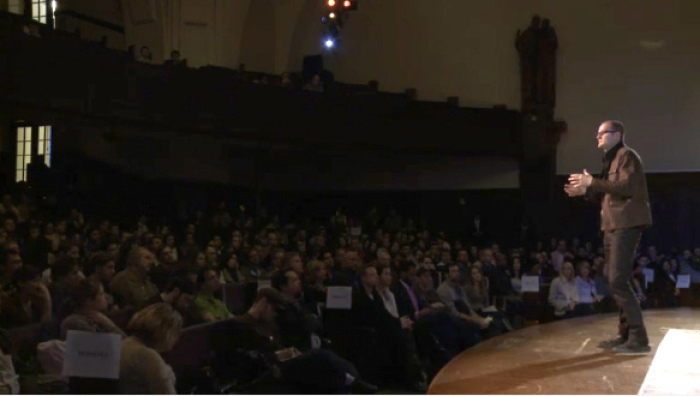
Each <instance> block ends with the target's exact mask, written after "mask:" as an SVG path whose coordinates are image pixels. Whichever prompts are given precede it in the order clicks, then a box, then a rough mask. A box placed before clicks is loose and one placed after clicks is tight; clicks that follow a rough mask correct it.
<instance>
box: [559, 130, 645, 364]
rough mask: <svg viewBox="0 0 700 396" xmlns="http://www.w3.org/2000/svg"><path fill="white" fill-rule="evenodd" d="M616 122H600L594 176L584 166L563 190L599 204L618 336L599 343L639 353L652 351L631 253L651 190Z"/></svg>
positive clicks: (638, 159)
mask: <svg viewBox="0 0 700 396" xmlns="http://www.w3.org/2000/svg"><path fill="white" fill-rule="evenodd" d="M624 135H625V130H624V126H623V125H622V123H621V122H620V121H614V120H609V121H605V122H603V123H602V124H600V127H599V128H598V133H597V134H596V139H597V140H598V148H599V149H602V150H603V151H604V152H605V155H604V157H603V172H602V174H601V176H600V177H599V178H598V177H593V176H592V175H591V174H589V173H588V172H587V171H586V170H585V169H584V170H583V173H581V174H572V175H570V176H569V184H567V185H565V186H564V191H565V192H566V193H567V194H568V195H569V196H570V197H579V196H586V197H587V198H589V199H591V200H595V201H596V202H600V204H601V211H600V215H601V224H600V228H601V230H602V231H603V246H604V249H605V263H606V268H607V271H608V282H609V284H610V294H611V295H612V296H613V297H614V298H615V301H616V302H617V306H618V307H619V308H620V327H619V333H618V335H617V337H615V338H613V339H611V340H607V341H603V342H601V343H600V344H599V345H598V347H599V348H603V349H613V351H614V352H615V353H617V354H643V353H648V352H650V351H651V348H650V347H649V338H648V337H647V331H646V327H644V321H643V319H642V310H641V308H640V307H639V304H638V303H637V300H636V298H635V296H634V293H633V292H632V289H631V286H630V283H629V281H630V277H631V275H632V270H633V261H634V252H635V250H636V248H637V245H638V244H639V240H640V238H641V235H642V229H644V228H646V227H650V226H651V210H650V208H649V193H648V192H647V182H646V177H645V176H644V168H643V166H642V160H641V158H640V157H639V155H638V154H637V153H636V152H635V151H634V150H632V149H631V148H629V147H627V146H626V145H625V143H624Z"/></svg>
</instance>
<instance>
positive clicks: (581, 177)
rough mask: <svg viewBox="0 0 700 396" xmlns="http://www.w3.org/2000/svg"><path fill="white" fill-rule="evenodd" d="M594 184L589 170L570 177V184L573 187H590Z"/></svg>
mask: <svg viewBox="0 0 700 396" xmlns="http://www.w3.org/2000/svg"><path fill="white" fill-rule="evenodd" d="M592 182H593V176H591V174H590V173H588V171H587V170H585V169H584V170H583V173H573V174H571V175H569V184H570V185H572V186H573V187H590V185H591V183H592Z"/></svg>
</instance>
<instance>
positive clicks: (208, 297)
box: [194, 267, 233, 322]
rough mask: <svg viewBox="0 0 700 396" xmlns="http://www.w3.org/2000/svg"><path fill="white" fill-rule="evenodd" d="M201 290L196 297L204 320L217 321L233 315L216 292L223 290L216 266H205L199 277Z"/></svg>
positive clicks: (196, 305) (201, 318)
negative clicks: (217, 296)
mask: <svg viewBox="0 0 700 396" xmlns="http://www.w3.org/2000/svg"><path fill="white" fill-rule="evenodd" d="M197 285H198V286H199V292H198V293H197V295H196V297H195V299H194V306H195V307H196V311H197V315H198V317H199V319H200V320H201V321H203V322H215V321H217V320H222V319H227V318H231V317H232V316H233V315H232V314H231V312H229V310H228V308H226V304H224V303H223V302H222V301H221V300H219V299H218V298H216V297H215V296H214V293H216V292H218V291H220V290H221V281H219V277H218V275H217V273H216V269H215V268H214V267H205V268H204V269H202V270H201V272H200V273H199V276H198V277H197Z"/></svg>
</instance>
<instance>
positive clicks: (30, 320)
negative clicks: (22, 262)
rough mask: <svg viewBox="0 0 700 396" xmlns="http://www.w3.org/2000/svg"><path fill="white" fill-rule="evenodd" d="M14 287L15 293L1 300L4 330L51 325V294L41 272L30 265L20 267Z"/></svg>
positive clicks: (13, 279) (0, 319)
mask: <svg viewBox="0 0 700 396" xmlns="http://www.w3.org/2000/svg"><path fill="white" fill-rule="evenodd" d="M12 285H13V289H14V291H13V292H11V293H10V294H9V295H7V296H5V297H3V298H2V300H0V304H2V305H1V306H0V323H2V327H3V328H6V329H9V328H12V327H20V326H26V325H29V324H34V323H45V324H49V323H51V320H52V302H51V293H49V290H48V288H47V287H46V286H45V285H44V284H43V283H42V282H41V273H40V272H39V270H37V269H36V268H34V267H30V266H28V265H27V266H22V267H20V268H19V269H18V270H17V271H16V272H15V273H14V275H13V278H12Z"/></svg>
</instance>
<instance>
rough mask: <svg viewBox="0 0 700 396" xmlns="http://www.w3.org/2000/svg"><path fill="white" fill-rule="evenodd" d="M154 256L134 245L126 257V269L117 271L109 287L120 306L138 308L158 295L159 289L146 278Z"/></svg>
mask: <svg viewBox="0 0 700 396" xmlns="http://www.w3.org/2000/svg"><path fill="white" fill-rule="evenodd" d="M154 261H155V257H154V256H153V253H151V252H150V251H149V250H148V249H146V248H142V247H134V248H133V249H132V250H131V252H129V255H128V256H127V259H126V269H124V270H122V271H120V272H119V273H117V274H116V275H115V276H114V278H113V279H112V281H111V282H110V283H109V289H110V290H111V291H112V293H114V297H115V298H116V300H117V303H118V304H119V306H120V307H122V308H124V309H133V310H138V309H140V308H142V307H144V306H145V305H146V302H147V301H148V300H150V299H151V298H153V297H155V296H157V295H158V293H159V291H158V288H157V287H156V285H154V284H153V283H152V282H151V281H150V279H149V278H148V274H149V273H150V271H151V267H152V266H153V262H154Z"/></svg>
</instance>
